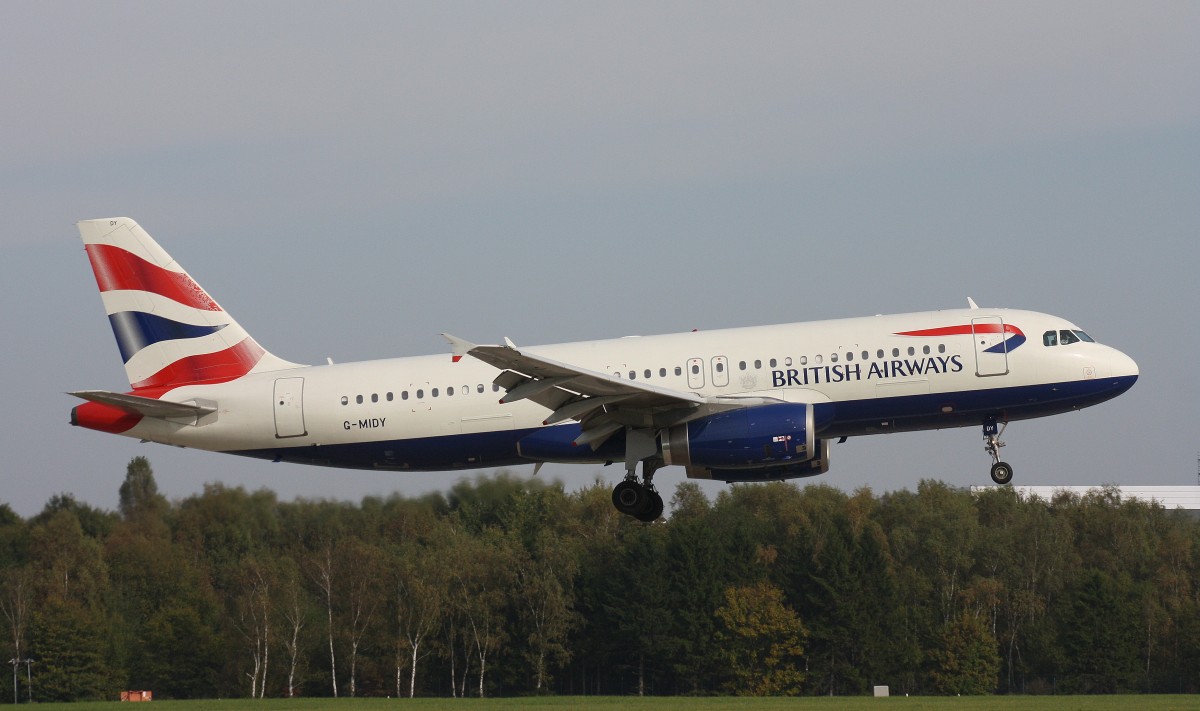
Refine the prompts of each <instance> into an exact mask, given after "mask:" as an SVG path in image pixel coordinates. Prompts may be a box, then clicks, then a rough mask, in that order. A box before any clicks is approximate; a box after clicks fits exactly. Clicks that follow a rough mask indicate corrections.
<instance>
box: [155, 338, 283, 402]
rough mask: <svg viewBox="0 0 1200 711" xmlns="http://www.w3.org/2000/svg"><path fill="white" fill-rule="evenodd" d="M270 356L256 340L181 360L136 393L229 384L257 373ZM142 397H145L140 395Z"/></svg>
mask: <svg viewBox="0 0 1200 711" xmlns="http://www.w3.org/2000/svg"><path fill="white" fill-rule="evenodd" d="M265 353H266V351H265V350H263V348H262V346H260V345H258V343H256V342H255V341H254V339H253V338H246V339H245V340H243V341H242V342H241V343H239V344H237V345H236V346H231V347H229V348H226V349H225V350H223V351H217V352H216V353H204V354H201V355H194V356H187V357H185V358H180V359H179V360H177V361H175V362H174V363H172V364H170V365H168V366H167V367H165V368H163V369H162V370H160V371H158V372H157V373H155V374H154V375H151V376H150V377H149V378H146V379H145V380H142V381H139V382H136V383H133V389H134V390H135V391H139V390H141V389H142V388H163V387H166V386H180V385H189V384H193V383H197V384H199V383H204V384H212V383H226V382H229V381H230V380H236V379H238V378H240V377H242V376H243V375H245V374H246V373H249V372H250V371H251V370H253V369H254V366H256V365H258V361H260V360H262V357H263V355H264V354H265ZM138 394H139V395H140V394H142V393H140V392H139V393H138Z"/></svg>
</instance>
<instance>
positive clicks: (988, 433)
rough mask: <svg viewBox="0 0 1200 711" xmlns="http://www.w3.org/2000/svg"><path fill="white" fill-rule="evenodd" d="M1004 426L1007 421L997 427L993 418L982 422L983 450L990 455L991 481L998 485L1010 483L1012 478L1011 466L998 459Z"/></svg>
mask: <svg viewBox="0 0 1200 711" xmlns="http://www.w3.org/2000/svg"><path fill="white" fill-rule="evenodd" d="M1005 427H1008V423H1007V422H1003V423H1001V424H1000V425H999V426H998V427H997V424H996V421H995V420H991V419H989V420H984V422H983V450H984V451H985V452H987V453H988V454H990V455H991V456H992V481H994V482H996V483H997V484H1000V485H1004V484H1008V483H1010V482H1011V481H1012V478H1013V470H1012V467H1011V466H1010V465H1009V464H1008V462H1002V461H1000V448H1001V447H1003V446H1004V443H1003V442H1001V441H1000V435H1001V434H1003V433H1004V428H1005Z"/></svg>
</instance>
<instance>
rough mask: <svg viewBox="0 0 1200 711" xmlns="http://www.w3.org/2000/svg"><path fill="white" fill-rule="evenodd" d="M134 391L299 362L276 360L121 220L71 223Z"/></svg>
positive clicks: (228, 377)
mask: <svg viewBox="0 0 1200 711" xmlns="http://www.w3.org/2000/svg"><path fill="white" fill-rule="evenodd" d="M78 227H79V236H80V237H82V238H83V244H84V247H85V248H86V249H87V254H88V259H89V260H91V263H92V271H93V272H95V274H96V284H97V286H99V287H100V297H101V299H102V300H103V301H104V310H105V311H106V312H107V313H108V320H109V323H110V324H111V325H112V329H113V335H115V336H116V337H117V347H118V348H119V349H120V351H121V357H122V358H123V359H124V360H125V373H126V375H128V376H129V384H130V386H131V387H133V389H135V390H139V389H142V388H163V387H173V386H178V385H185V384H188V383H213V382H225V381H229V380H234V379H236V378H240V377H242V376H243V375H246V374H247V373H251V372H262V371H271V370H282V369H285V368H295V367H299V366H298V365H297V364H295V363H289V362H287V361H285V360H282V359H280V358H277V357H275V356H273V355H271V354H270V353H268V352H267V351H266V349H264V348H263V347H262V346H260V345H258V342H257V341H255V340H254V339H253V338H251V337H250V334H248V333H246V330H245V329H243V328H242V327H241V326H239V325H238V323H237V321H234V320H233V318H232V317H231V316H230V315H229V314H228V313H226V312H225V311H224V310H223V309H222V308H221V307H220V306H218V305H217V302H216V301H214V300H213V298H212V297H211V296H209V295H208V292H206V291H204V289H202V288H201V287H200V285H199V284H197V283H196V282H195V281H193V280H192V278H191V277H190V276H188V273H187V272H185V271H184V270H183V268H182V267H180V266H179V265H178V264H177V263H176V262H175V260H174V259H172V258H171V256H170V255H169V254H167V253H166V251H164V250H163V248H162V247H160V246H158V243H157V242H155V241H154V239H153V238H151V237H150V235H149V234H147V233H146V231H145V230H144V229H142V228H141V226H140V225H138V223H136V222H134V221H133V220H131V219H129V218H127V217H114V218H110V219H103V220H82V221H80V222H79V223H78Z"/></svg>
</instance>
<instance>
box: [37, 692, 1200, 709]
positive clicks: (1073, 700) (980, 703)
mask: <svg viewBox="0 0 1200 711" xmlns="http://www.w3.org/2000/svg"><path fill="white" fill-rule="evenodd" d="M163 706H166V707H168V708H169V709H171V710H172V711H232V710H233V709H245V708H253V709H262V710H263V711H324V709H337V711H359V710H361V711H383V710H384V709H397V708H403V709H413V710H414V711H462V709H472V710H476V709H478V710H482V709H499V710H500V711H590V710H591V709H597V710H598V711H610V710H611V711H616V710H617V709H620V710H621V711H783V710H784V709H788V710H793V709H796V710H799V711H834V710H836V711H881V710H882V709H888V710H893V709H899V710H903V711H925V710H927V709H928V710H930V711H951V710H952V709H968V710H970V709H980V710H982V709H1000V710H1001V711H1184V710H1188V711H1200V695H1197V696H970V697H938V696H922V697H914V698H905V697H899V696H893V697H890V698H886V699H876V698H873V697H863V696H857V697H836V698H828V697H820V698H810V697H804V698H770V699H748V698H693V697H679V696H676V697H646V698H638V697H636V696H601V697H595V696H550V697H538V698H523V699H266V700H262V701H254V700H250V699H227V700H208V701H155V702H154V707H155V708H161V707H163ZM38 708H39V709H41V710H42V711H50V710H52V709H62V711H90V710H93V709H113V710H116V709H125V710H127V709H128V708H129V707H128V706H127V705H124V704H120V703H118V702H111V703H77V704H39V705H38Z"/></svg>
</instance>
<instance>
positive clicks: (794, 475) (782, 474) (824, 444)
mask: <svg viewBox="0 0 1200 711" xmlns="http://www.w3.org/2000/svg"><path fill="white" fill-rule="evenodd" d="M686 471H687V475H688V478H689V479H716V480H717V481H723V482H725V483H727V484H730V483H734V482H746V481H782V480H783V479H799V478H801V477H806V476H816V475H818V474H824V473H825V472H827V471H829V440H825V439H819V440H817V442H816V456H814V457H813V458H812V459H809V460H808V461H806V462H791V463H789V464H781V465H778V466H774V467H756V468H753V469H711V468H708V467H688V468H687V469H686Z"/></svg>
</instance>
